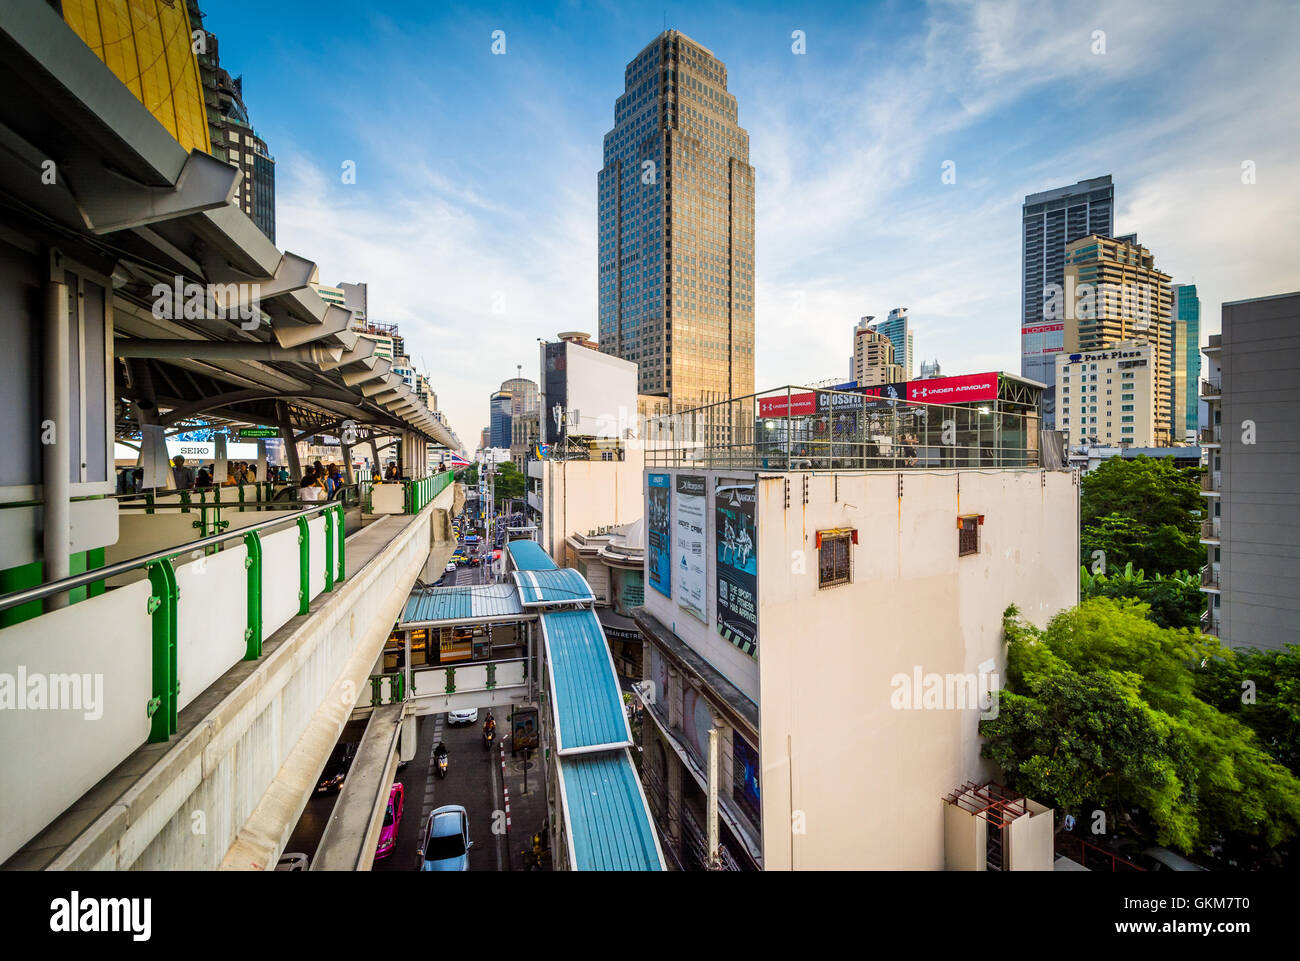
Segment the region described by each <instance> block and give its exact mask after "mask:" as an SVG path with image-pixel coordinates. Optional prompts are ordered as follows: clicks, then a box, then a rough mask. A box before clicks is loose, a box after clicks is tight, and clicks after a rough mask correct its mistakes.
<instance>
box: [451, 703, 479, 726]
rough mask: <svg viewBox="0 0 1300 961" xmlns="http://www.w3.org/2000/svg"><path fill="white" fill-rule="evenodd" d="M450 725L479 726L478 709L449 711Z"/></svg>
mask: <svg viewBox="0 0 1300 961" xmlns="http://www.w3.org/2000/svg"><path fill="white" fill-rule="evenodd" d="M447 723H448V724H477V723H478V708H476V707H471V708H470V709H469V710H468V711H448V712H447Z"/></svg>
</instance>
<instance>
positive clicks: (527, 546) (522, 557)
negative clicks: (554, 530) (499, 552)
mask: <svg viewBox="0 0 1300 961" xmlns="http://www.w3.org/2000/svg"><path fill="white" fill-rule="evenodd" d="M506 553H507V554H509V555H510V563H511V565H512V566H513V567H514V569H515V570H517V571H553V570H556V569H557V568H556V564H555V561H553V560H551V555H550V554H547V553H546V551H544V550H542V546H541V545H540V544H538V543H537V542H536V541H525V540H518V541H511V542H510V543H508V544H507V545H506Z"/></svg>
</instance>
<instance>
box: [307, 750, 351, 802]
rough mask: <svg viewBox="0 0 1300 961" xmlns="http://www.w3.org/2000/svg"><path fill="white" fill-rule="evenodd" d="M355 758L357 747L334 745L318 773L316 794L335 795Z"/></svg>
mask: <svg viewBox="0 0 1300 961" xmlns="http://www.w3.org/2000/svg"><path fill="white" fill-rule="evenodd" d="M356 756H357V746H356V745H355V744H352V743H348V744H336V745H334V750H333V751H331V752H330V756H329V760H327V761H326V762H325V767H324V768H323V769H322V770H321V772H320V780H318V781H317V782H316V793H317V794H337V793H338V790H339V788H341V787H342V786H343V782H344V780H346V778H347V776H348V768H350V767H351V766H352V759H353V758H354V757H356Z"/></svg>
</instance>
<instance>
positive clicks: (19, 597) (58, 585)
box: [0, 501, 339, 611]
mask: <svg viewBox="0 0 1300 961" xmlns="http://www.w3.org/2000/svg"><path fill="white" fill-rule="evenodd" d="M338 506H339V504H338V502H336V501H323V502H321V503H319V504H316V505H315V506H313V507H309V508H306V509H304V510H299V511H292V512H287V513H284V514H281V515H280V516H279V517H272V518H269V519H267V520H264V521H258V522H257V523H256V524H249V525H248V526H247V527H239V528H236V529H235V530H233V531H226V532H225V533H221V534H211V535H209V536H207V537H201V538H199V539H198V540H196V541H189V542H188V543H186V544H181V545H179V546H177V547H168V548H165V549H163V550H158V551H152V552H150V553H148V554H141V555H140V556H138V557H132V558H130V559H128V560H125V561H117V562H116V563H114V564H109V565H107V566H105V567H97V568H95V569H94V570H90V571H86V572H85V573H82V574H73V575H72V576H70V577H64V578H60V579H59V580H57V581H51V582H50V583H48V584H42V585H40V586H39V587H30V588H28V589H27V590H25V591H17V592H15V593H13V594H5V595H4V596H3V597H0V611H6V610H8V609H9V608H11V607H18V606H19V605H21V604H30V603H31V602H32V601H41V600H44V599H45V598H47V597H52V596H54V595H55V594H62V593H64V592H65V591H71V590H75V589H76V588H78V587H85V586H86V585H88V584H93V583H95V582H96V581H102V580H107V579H108V578H110V577H116V576H117V575H118V574H126V573H128V572H130V571H133V570H136V569H137V568H140V567H143V566H144V565H146V564H150V563H152V562H154V561H160V560H163V559H164V558H167V557H175V556H176V555H177V554H184V553H186V552H187V551H194V550H199V549H200V548H204V547H212V546H215V545H217V544H221V543H223V542H225V541H229V540H234V539H235V538H242V537H244V536H245V535H246V534H249V533H251V532H252V531H257V530H262V529H264V528H267V527H274V526H275V525H276V524H283V523H284V522H285V521H287V520H290V519H296V518H299V517H307V516H308V515H310V514H316V513H319V512H320V511H324V510H329V509H330V508H333V507H338Z"/></svg>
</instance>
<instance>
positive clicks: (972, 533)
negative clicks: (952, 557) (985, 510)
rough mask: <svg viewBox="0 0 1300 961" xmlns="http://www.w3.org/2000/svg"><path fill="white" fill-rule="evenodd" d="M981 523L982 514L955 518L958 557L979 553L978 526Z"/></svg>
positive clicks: (982, 519)
mask: <svg viewBox="0 0 1300 961" xmlns="http://www.w3.org/2000/svg"><path fill="white" fill-rule="evenodd" d="M983 523H984V515H983V514H965V515H963V516H961V517H958V518H957V556H958V557H965V556H967V555H968V554H978V553H979V552H980V525H981V524H983Z"/></svg>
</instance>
